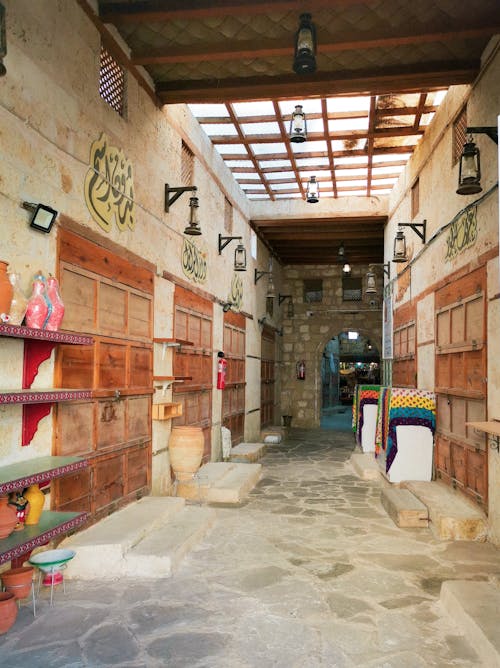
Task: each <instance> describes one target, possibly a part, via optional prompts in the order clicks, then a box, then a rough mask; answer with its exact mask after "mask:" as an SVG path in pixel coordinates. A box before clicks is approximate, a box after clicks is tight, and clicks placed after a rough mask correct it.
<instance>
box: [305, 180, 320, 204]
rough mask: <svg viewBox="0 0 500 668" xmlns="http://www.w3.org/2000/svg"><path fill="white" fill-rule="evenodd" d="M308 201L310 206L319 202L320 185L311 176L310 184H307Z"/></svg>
mask: <svg viewBox="0 0 500 668" xmlns="http://www.w3.org/2000/svg"><path fill="white" fill-rule="evenodd" d="M306 201H307V202H309V204H313V203H315V202H319V185H318V183H317V182H316V177H315V176H311V178H310V179H309V183H308V184H307V192H306Z"/></svg>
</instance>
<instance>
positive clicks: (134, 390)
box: [54, 230, 154, 519]
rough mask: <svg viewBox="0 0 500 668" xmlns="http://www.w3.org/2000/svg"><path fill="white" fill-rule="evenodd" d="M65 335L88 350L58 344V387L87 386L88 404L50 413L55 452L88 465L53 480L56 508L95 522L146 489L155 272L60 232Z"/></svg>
mask: <svg viewBox="0 0 500 668" xmlns="http://www.w3.org/2000/svg"><path fill="white" fill-rule="evenodd" d="M59 273H60V284H61V294H62V298H63V301H64V303H65V307H66V312H65V317H64V321H63V325H64V329H68V330H72V331H77V332H84V333H87V334H92V335H93V337H94V340H95V343H94V346H92V347H89V348H84V349H82V350H77V348H78V346H61V349H60V351H59V353H58V365H57V373H58V375H59V382H60V384H61V386H62V387H81V388H84V387H90V388H92V389H93V397H94V398H93V399H92V400H90V401H83V402H78V403H71V404H61V405H60V406H58V408H57V427H56V439H55V454H57V455H81V456H84V457H86V458H87V459H88V460H89V462H90V466H89V468H88V469H86V470H84V471H82V472H81V473H78V474H76V475H74V476H68V477H65V478H62V479H60V480H56V481H54V482H55V484H54V492H55V494H54V496H55V507H56V508H58V509H61V510H72V509H77V510H87V511H88V512H90V513H91V515H92V516H93V519H98V518H99V517H102V516H103V515H107V514H109V513H110V512H112V511H113V510H115V509H116V508H118V507H119V506H121V505H123V504H125V503H127V502H129V501H131V500H133V499H136V498H139V497H140V496H142V495H144V494H148V493H149V491H150V488H151V394H152V363H153V353H152V331H153V327H152V325H153V281H154V273H153V272H152V271H151V269H150V268H149V267H148V266H147V264H146V263H143V264H141V261H140V259H139V258H136V259H135V260H134V262H132V261H131V260H130V259H125V258H124V257H121V256H120V255H117V254H115V253H112V252H110V251H108V250H105V249H104V248H102V247H101V246H98V245H96V244H94V243H92V242H90V241H88V240H86V239H84V238H82V237H80V236H78V235H76V234H74V233H72V232H69V231H68V230H60V238H59Z"/></svg>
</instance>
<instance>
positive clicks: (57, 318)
mask: <svg viewBox="0 0 500 668" xmlns="http://www.w3.org/2000/svg"><path fill="white" fill-rule="evenodd" d="M47 296H48V298H49V299H50V303H51V305H52V310H51V313H50V314H49V318H48V320H47V324H46V325H45V329H49V330H52V331H54V332H56V331H57V330H58V329H59V327H60V325H61V322H62V319H63V317H64V302H63V300H62V297H61V293H60V291H59V282H58V280H57V278H55V276H49V277H48V279H47Z"/></svg>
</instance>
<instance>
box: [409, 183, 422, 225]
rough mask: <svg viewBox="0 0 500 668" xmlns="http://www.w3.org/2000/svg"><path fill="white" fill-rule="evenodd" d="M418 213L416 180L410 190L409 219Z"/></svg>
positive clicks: (418, 186)
mask: <svg viewBox="0 0 500 668" xmlns="http://www.w3.org/2000/svg"><path fill="white" fill-rule="evenodd" d="M419 211H420V180H419V179H417V180H416V181H415V183H414V184H413V186H412V188H411V217H412V218H415V216H416V215H417V213H418V212H419Z"/></svg>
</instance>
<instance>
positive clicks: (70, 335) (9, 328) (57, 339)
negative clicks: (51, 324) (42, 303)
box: [0, 323, 94, 346]
mask: <svg viewBox="0 0 500 668" xmlns="http://www.w3.org/2000/svg"><path fill="white" fill-rule="evenodd" d="M0 336H8V337H11V338H16V339H32V340H35V341H53V342H54V343H70V344H72V345H80V346H91V345H92V344H93V343H94V338H93V337H92V336H87V335H86V334H77V333H74V332H60V331H57V332H52V331H49V330H47V329H33V327H24V326H22V325H8V324H7V323H0Z"/></svg>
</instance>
